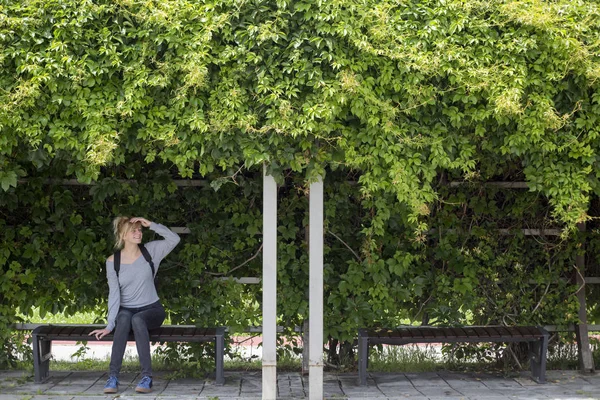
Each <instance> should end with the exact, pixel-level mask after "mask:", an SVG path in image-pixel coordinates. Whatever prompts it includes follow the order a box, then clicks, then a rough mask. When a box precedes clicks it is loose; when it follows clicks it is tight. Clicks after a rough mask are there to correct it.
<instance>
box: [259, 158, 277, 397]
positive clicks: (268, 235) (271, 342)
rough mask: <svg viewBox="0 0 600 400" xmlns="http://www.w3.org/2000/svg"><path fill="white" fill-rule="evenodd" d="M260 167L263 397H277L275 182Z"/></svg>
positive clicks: (264, 169)
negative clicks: (261, 189)
mask: <svg viewBox="0 0 600 400" xmlns="http://www.w3.org/2000/svg"><path fill="white" fill-rule="evenodd" d="M266 171H267V169H266V167H264V168H263V251H262V252H263V298H262V307H263V322H262V330H263V331H262V336H263V342H262V344H263V348H262V398H263V400H276V399H277V349H276V346H277V184H276V183H275V179H273V177H272V176H271V175H267V173H266Z"/></svg>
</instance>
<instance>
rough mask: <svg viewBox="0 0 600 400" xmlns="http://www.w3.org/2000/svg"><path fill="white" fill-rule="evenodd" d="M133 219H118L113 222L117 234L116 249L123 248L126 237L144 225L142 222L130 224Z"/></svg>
mask: <svg viewBox="0 0 600 400" xmlns="http://www.w3.org/2000/svg"><path fill="white" fill-rule="evenodd" d="M130 221H131V217H117V218H115V219H114V220H113V232H114V234H115V249H117V250H119V249H122V248H123V245H124V244H125V241H124V238H125V236H126V235H127V234H128V233H129V232H130V231H131V230H132V229H137V228H138V227H140V226H141V225H142V224H141V223H140V222H134V223H132V222H130Z"/></svg>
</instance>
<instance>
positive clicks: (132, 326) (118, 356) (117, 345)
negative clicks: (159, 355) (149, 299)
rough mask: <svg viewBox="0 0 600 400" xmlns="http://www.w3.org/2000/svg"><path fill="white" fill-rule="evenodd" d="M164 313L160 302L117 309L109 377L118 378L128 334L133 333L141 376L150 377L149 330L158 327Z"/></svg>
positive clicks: (163, 318)
mask: <svg viewBox="0 0 600 400" xmlns="http://www.w3.org/2000/svg"><path fill="white" fill-rule="evenodd" d="M165 317H166V313H165V309H164V308H163V306H162V304H160V301H157V302H156V303H153V304H150V305H147V306H144V307H140V308H126V307H121V308H119V313H118V314H117V321H116V326H115V334H114V338H113V346H112V353H111V355H110V371H109V374H110V375H111V376H116V377H118V376H119V372H120V371H121V366H122V365H123V355H124V354H125V348H126V347H127V339H128V338H129V333H130V332H131V331H133V336H134V337H135V345H136V347H137V352H138V357H139V359H140V365H141V367H142V376H152V359H151V357H150V334H149V332H148V331H149V330H150V329H156V328H158V327H160V326H161V325H162V323H163V321H164V320H165Z"/></svg>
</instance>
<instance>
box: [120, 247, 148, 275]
mask: <svg viewBox="0 0 600 400" xmlns="http://www.w3.org/2000/svg"><path fill="white" fill-rule="evenodd" d="M138 246H139V248H140V251H141V252H142V255H143V256H144V260H146V262H147V263H148V264H150V269H152V277H153V278H154V274H155V270H154V262H153V261H152V257H151V256H150V252H149V251H148V249H147V248H146V247H145V246H144V245H143V244H139V245H138ZM114 264H115V272H116V273H117V278H118V277H119V271H120V270H121V250H117V251H116V252H115V255H114Z"/></svg>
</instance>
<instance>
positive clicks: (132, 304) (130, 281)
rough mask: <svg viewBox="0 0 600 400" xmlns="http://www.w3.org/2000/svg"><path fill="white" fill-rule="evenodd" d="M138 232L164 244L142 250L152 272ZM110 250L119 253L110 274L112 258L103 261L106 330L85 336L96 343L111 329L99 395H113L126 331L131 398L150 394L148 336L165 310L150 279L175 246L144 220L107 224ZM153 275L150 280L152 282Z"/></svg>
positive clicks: (167, 233)
mask: <svg viewBox="0 0 600 400" xmlns="http://www.w3.org/2000/svg"><path fill="white" fill-rule="evenodd" d="M142 226H143V227H145V228H150V229H152V230H153V231H154V232H156V233H158V234H159V235H161V236H162V237H163V238H164V240H155V241H152V242H150V243H147V244H146V245H144V247H145V248H146V250H147V251H148V253H149V255H150V260H151V261H152V264H154V267H152V266H151V263H149V262H148V261H147V260H146V257H147V255H143V254H142V250H141V249H140V244H141V243H142ZM113 227H114V233H115V239H116V243H115V248H116V249H117V253H119V251H120V263H119V262H117V263H118V264H120V268H118V270H116V269H115V267H116V266H115V256H118V255H117V253H115V254H114V255H112V256H110V257H109V258H108V259H107V260H106V277H107V279H108V287H109V294H108V325H107V326H106V328H104V329H96V330H94V331H92V332H90V335H93V336H95V337H96V339H98V340H99V339H101V338H103V337H104V336H106V335H108V334H109V333H110V332H112V330H113V329H114V330H115V332H114V338H113V346H112V353H111V357H110V371H109V377H108V380H107V381H106V385H105V386H104V393H116V392H117V390H118V387H119V372H120V370H121V365H122V363H123V355H124V353H125V347H126V346H127V339H128V337H129V333H130V331H133V335H134V336H135V344H136V347H137V352H138V356H139V359H140V365H141V367H142V379H141V380H140V382H139V384H138V385H137V387H136V388H135V391H136V392H140V393H148V392H151V391H152V364H151V358H150V335H149V332H148V331H149V330H150V329H155V328H158V327H160V325H161V324H162V323H163V321H164V320H165V316H166V314H165V309H164V308H163V306H162V305H161V303H160V300H159V299H158V294H157V293H156V288H155V287H154V276H156V272H157V271H158V266H159V264H160V262H161V261H162V259H163V258H164V257H165V256H166V255H167V254H169V253H170V252H171V250H173V249H174V248H175V246H177V243H179V240H180V238H179V235H177V234H176V233H174V232H172V231H171V230H169V229H168V228H167V227H166V226H163V225H160V224H157V223H155V222H150V221H148V220H147V219H145V218H140V217H135V218H129V217H118V218H116V219H115V220H114V221H113ZM153 270H154V276H153Z"/></svg>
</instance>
